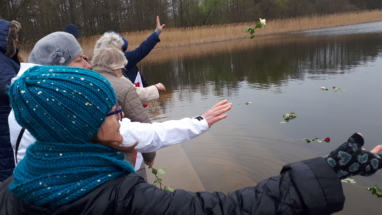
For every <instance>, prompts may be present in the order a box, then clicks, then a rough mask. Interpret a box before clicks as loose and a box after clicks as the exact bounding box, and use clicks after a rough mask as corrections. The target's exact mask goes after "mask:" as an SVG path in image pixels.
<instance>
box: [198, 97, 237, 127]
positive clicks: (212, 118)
mask: <svg viewBox="0 0 382 215" xmlns="http://www.w3.org/2000/svg"><path fill="white" fill-rule="evenodd" d="M231 108H232V103H228V101H227V100H223V101H221V102H219V103H217V104H216V105H214V106H213V107H212V108H211V109H209V110H208V111H207V112H205V113H204V114H203V115H202V116H203V118H204V119H206V121H207V123H208V127H211V126H212V125H213V124H215V123H216V122H218V121H220V120H222V119H224V118H226V117H227V116H228V115H227V114H223V113H225V112H227V111H229V110H231Z"/></svg>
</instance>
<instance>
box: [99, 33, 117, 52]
mask: <svg viewBox="0 0 382 215" xmlns="http://www.w3.org/2000/svg"><path fill="white" fill-rule="evenodd" d="M122 46H123V40H122V38H121V37H120V36H119V35H118V34H116V33H115V32H106V33H104V34H103V35H102V37H101V38H99V39H98V40H97V42H96V44H95V47H94V51H96V50H97V49H100V48H118V49H121V48H122Z"/></svg>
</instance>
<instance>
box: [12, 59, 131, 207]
mask: <svg viewBox="0 0 382 215" xmlns="http://www.w3.org/2000/svg"><path fill="white" fill-rule="evenodd" d="M9 96H10V100H11V105H12V108H13V110H14V112H15V116H16V120H17V122H18V123H19V124H20V125H21V126H22V127H24V128H26V129H28V130H29V132H30V133H31V134H32V135H33V136H34V137H35V138H36V142H35V143H34V144H31V145H30V146H29V147H28V149H27V152H26V156H25V157H24V159H23V160H21V161H20V162H19V163H18V165H17V167H16V169H15V171H14V173H13V177H14V181H13V182H12V184H11V185H10V187H9V189H10V191H11V192H12V193H13V194H14V195H15V196H17V197H18V198H20V199H21V200H23V201H25V202H30V203H33V204H34V205H36V206H42V207H48V208H56V207H59V206H62V205H65V204H68V203H70V202H73V201H76V200H77V199H79V198H81V197H82V196H84V195H86V194H88V193H89V192H91V191H92V190H94V189H95V188H96V187H98V186H100V185H102V184H103V183H105V182H107V181H109V180H111V179H113V178H116V177H119V176H123V175H126V174H129V173H134V172H135V171H134V167H133V166H132V165H131V164H130V163H128V162H126V161H124V155H123V154H122V153H120V152H117V151H116V150H115V149H113V148H110V147H108V146H104V145H101V144H93V143H90V141H91V140H92V139H94V137H95V136H96V134H97V131H98V129H99V128H100V126H101V125H102V123H103V122H104V120H105V117H106V114H107V113H108V112H109V111H110V110H111V109H112V108H113V106H114V104H115V102H116V95H115V93H114V90H113V88H112V87H111V85H110V83H109V82H108V81H107V80H106V79H105V78H104V77H103V76H102V75H100V74H98V73H96V72H93V71H91V70H87V69H81V68H74V67H63V66H36V67H33V68H31V69H29V70H27V71H26V72H25V73H24V74H23V75H22V76H21V77H20V78H18V79H17V80H16V81H15V82H14V83H13V84H12V85H11V86H10V90H9Z"/></svg>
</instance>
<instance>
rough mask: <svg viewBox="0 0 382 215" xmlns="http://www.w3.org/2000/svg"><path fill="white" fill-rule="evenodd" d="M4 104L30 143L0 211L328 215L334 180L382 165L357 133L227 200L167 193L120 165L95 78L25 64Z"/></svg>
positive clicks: (339, 203) (336, 189)
mask: <svg viewBox="0 0 382 215" xmlns="http://www.w3.org/2000/svg"><path fill="white" fill-rule="evenodd" d="M10 99H11V104H12V107H13V108H14V111H15V116H16V119H17V121H18V122H19V123H20V124H21V125H22V126H23V127H25V128H27V129H28V130H29V131H30V132H31V133H32V135H33V136H34V137H35V138H36V142H35V143H34V144H32V145H30V146H29V148H28V149H27V154H26V156H25V158H24V159H23V160H22V161H20V163H19V164H18V166H17V168H16V170H15V172H14V176H13V177H10V178H9V179H7V180H6V181H5V182H4V183H2V184H0V214H244V213H245V214H331V213H334V212H337V211H340V210H342V208H343V205H344V201H345V197H344V194H343V190H342V185H341V182H340V179H342V178H346V177H348V176H352V175H363V176H370V175H372V174H374V173H375V172H376V171H377V170H378V169H380V168H382V159H381V157H380V156H379V155H378V154H374V153H371V152H367V151H363V150H362V146H363V143H364V140H363V137H362V135H361V134H359V133H355V134H353V135H352V136H351V137H350V138H349V139H348V140H347V141H346V142H345V143H344V144H342V145H341V146H340V147H339V148H337V149H336V150H334V151H332V152H331V153H330V154H329V155H327V156H326V157H324V158H322V157H318V158H313V159H310V160H305V161H300V162H296V163H292V164H288V165H286V166H284V167H283V169H282V170H281V174H280V175H278V176H274V177H271V178H269V179H266V180H263V181H261V182H259V183H258V185H257V186H256V187H247V188H244V189H241V190H237V191H233V192H231V193H230V194H229V195H228V196H226V195H225V194H223V193H220V192H213V193H208V192H196V193H194V192H186V191H184V190H175V191H174V192H169V191H165V190H161V189H158V188H156V187H154V186H153V185H151V184H148V183H147V182H146V181H144V180H143V178H142V177H140V176H138V175H137V174H135V173H134V169H133V167H132V165H131V164H129V163H128V162H125V161H123V158H124V156H123V154H122V153H120V152H119V151H120V150H134V146H132V147H130V148H124V147H120V146H119V143H120V142H121V141H122V136H121V135H120V132H119V131H118V130H119V120H120V119H121V118H122V116H121V115H120V114H121V110H120V109H119V108H116V107H115V106H114V104H115V102H116V96H115V93H114V91H113V88H112V87H111V85H110V83H109V82H108V81H107V80H106V79H105V78H103V77H102V76H101V75H99V74H98V73H95V72H92V71H90V70H86V69H80V68H68V67H54V66H50V67H46V66H41V67H33V68H31V69H29V70H28V71H26V72H25V73H24V75H22V76H21V77H20V78H19V79H18V80H16V81H15V82H14V83H13V84H12V85H11V86H10ZM379 151H380V150H373V152H379ZM307 188H309V189H307Z"/></svg>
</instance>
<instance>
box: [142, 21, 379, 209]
mask: <svg viewBox="0 0 382 215" xmlns="http://www.w3.org/2000/svg"><path fill="white" fill-rule="evenodd" d="M163 55H170V56H173V57H171V59H169V58H166V59H160V56H163ZM150 56H152V58H156V57H157V58H158V57H159V58H158V59H157V60H153V61H145V62H142V63H141V64H140V65H139V66H140V69H141V71H142V73H143V74H144V77H145V78H146V79H147V81H148V82H150V83H157V82H162V83H163V84H164V85H165V86H166V88H167V92H166V93H164V94H162V98H161V99H160V101H159V102H154V103H151V104H150V105H149V108H148V111H149V112H150V114H151V117H152V119H153V121H165V120H170V119H180V118H182V117H192V116H196V115H201V114H202V113H204V112H205V111H206V110H207V109H209V108H210V107H212V106H213V104H215V103H217V102H218V101H220V100H222V99H228V100H229V102H232V103H233V108H232V110H231V111H230V112H229V113H228V118H227V119H225V120H223V121H221V122H219V123H217V124H215V125H214V126H213V127H212V128H211V129H210V130H209V131H208V132H207V133H205V134H203V135H202V136H200V137H198V138H196V139H194V140H191V141H188V142H185V143H182V144H180V145H177V146H172V147H169V148H165V149H161V150H159V151H158V155H157V159H156V163H155V165H154V166H155V167H156V168H166V169H167V173H166V174H165V175H163V182H164V184H166V185H170V186H172V187H174V188H182V189H186V190H191V191H198V190H199V191H202V190H206V191H222V192H224V193H227V192H231V191H234V190H236V189H239V188H243V187H246V186H254V185H256V183H257V182H259V181H261V180H263V179H266V178H268V177H270V176H273V175H277V174H278V173H279V171H280V170H281V167H282V166H283V165H285V164H287V163H290V162H296V161H300V160H303V159H309V158H313V157H317V156H324V155H326V154H328V153H329V152H330V151H331V150H333V149H335V148H336V147H337V146H339V145H340V144H342V143H343V142H344V141H346V140H347V138H348V137H349V136H351V135H352V134H353V133H354V132H361V133H362V134H363V135H364V137H365V148H366V149H368V150H370V149H372V148H373V147H374V146H376V145H378V144H382V141H381V140H382V99H381V91H382V85H381V83H382V82H381V81H382V22H375V23H368V24H360V25H352V26H344V27H336V28H329V29H320V30H313V31H305V32H299V33H290V34H282V35H273V36H268V37H256V38H254V39H252V40H250V39H246V40H243V41H241V42H238V41H230V42H226V43H214V44H207V45H202V46H194V47H184V48H180V49H167V50H154V51H153V52H152V53H151V54H150ZM333 86H336V87H339V88H341V89H342V90H345V91H344V92H334V91H333V89H332V87H333ZM321 87H326V88H328V89H329V90H328V91H322V90H320V88H321ZM246 102H252V104H250V105H246V104H245V103H246ZM291 111H293V112H295V113H296V114H297V118H296V119H293V120H291V121H289V122H288V123H285V124H280V122H281V121H283V118H282V116H283V114H284V113H289V112H291ZM316 137H318V138H325V137H330V138H331V141H330V143H326V142H323V143H318V142H312V143H306V142H305V141H304V140H303V139H304V138H316ZM353 178H354V179H355V180H356V181H357V185H359V186H363V187H366V186H372V185H375V184H378V185H380V186H382V172H378V173H377V174H376V175H374V176H372V177H368V178H366V177H358V176H357V177H353ZM149 180H151V179H150V178H149ZM343 187H344V190H345V195H346V198H347V201H346V204H345V209H344V210H343V211H342V212H340V213H338V214H352V215H353V214H381V209H380V208H379V207H378V206H379V205H381V204H382V199H378V198H377V197H375V196H372V195H371V193H369V192H368V191H367V190H365V189H362V188H359V187H356V186H354V185H349V184H344V185H343Z"/></svg>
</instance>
